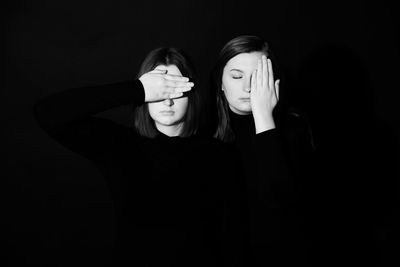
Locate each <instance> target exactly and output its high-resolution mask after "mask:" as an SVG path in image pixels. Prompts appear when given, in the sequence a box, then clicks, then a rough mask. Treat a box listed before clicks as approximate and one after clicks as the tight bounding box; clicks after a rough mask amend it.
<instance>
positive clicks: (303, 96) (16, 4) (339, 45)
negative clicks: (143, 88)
mask: <svg viewBox="0 0 400 267" xmlns="http://www.w3.org/2000/svg"><path fill="white" fill-rule="evenodd" d="M1 5H2V22H3V27H4V28H3V31H2V32H3V36H4V41H3V43H2V45H3V50H2V51H3V52H4V57H3V58H4V60H3V61H2V62H3V64H4V68H3V75H4V76H3V79H2V81H1V83H2V89H1V98H0V99H1V103H0V107H1V126H2V130H1V134H2V138H1V141H2V143H1V151H2V152H3V153H2V154H5V160H3V162H4V163H5V164H4V166H3V167H2V173H3V174H2V175H1V176H2V177H3V180H5V181H6V183H5V186H2V188H3V190H2V191H3V193H2V195H3V196H4V200H3V202H2V203H3V204H4V209H2V210H3V212H2V214H3V216H2V221H3V223H4V227H2V230H3V231H4V234H3V233H2V234H3V235H2V236H4V237H5V239H6V246H7V248H8V249H7V250H6V251H5V252H6V254H7V255H8V257H7V258H8V263H9V265H10V266H16V265H20V264H27V265H33V264H35V265H48V264H58V265H61V266H69V265H72V264H73V263H85V264H89V265H93V266H102V264H103V263H106V262H108V261H109V257H110V254H109V251H110V247H111V245H112V242H113V236H114V232H113V223H114V222H113V211H112V208H111V203H110V196H109V194H108V192H107V189H106V187H105V182H104V180H103V179H102V178H101V176H100V175H99V173H98V171H97V170H96V169H95V168H94V167H93V166H92V165H90V164H88V162H87V161H86V160H85V159H83V158H80V157H78V156H76V155H74V154H72V153H71V152H69V151H67V150H65V149H64V148H62V147H61V146H60V145H58V144H56V143H55V142H54V141H52V140H51V139H49V138H48V137H47V136H46V135H45V134H44V133H43V132H42V131H41V130H40V129H39V128H38V126H37V125H36V124H35V122H34V120H33V117H32V113H31V108H32V104H33V103H34V101H35V100H37V99H38V98H40V97H42V96H44V95H46V94H49V93H52V92H57V91H61V90H64V89H66V88H69V87H77V86H85V85H91V84H98V83H107V82H113V81H119V80H125V79H129V78H132V77H133V76H134V75H135V73H136V71H137V70H138V67H139V64H140V63H141V61H142V60H143V58H144V55H145V54H146V53H147V52H148V51H150V50H151V49H152V48H155V47H157V46H161V45H170V46H177V47H180V48H182V49H184V50H185V51H186V52H187V53H188V54H190V55H191V56H192V58H193V60H194V62H195V64H196V67H197V72H198V74H199V82H198V86H199V88H202V90H206V88H207V78H208V73H209V71H210V68H211V66H212V64H213V62H214V60H215V58H216V55H217V53H218V51H219V49H220V48H221V47H222V45H223V44H224V43H225V42H226V41H228V40H229V39H231V38H232V37H234V36H237V35H240V34H255V35H260V36H263V37H264V38H266V39H267V40H269V42H270V43H271V46H272V48H273V50H274V51H275V54H276V56H277V58H278V59H279V62H280V64H281V67H282V69H283V70H284V73H285V74H286V76H285V77H286V80H285V81H284V82H286V83H287V84H289V85H290V86H287V91H286V93H287V95H288V99H290V101H291V103H292V104H293V105H295V106H297V107H300V108H302V109H304V110H305V111H307V112H308V114H309V116H310V119H311V122H312V125H313V128H314V129H313V130H314V134H315V139H316V140H315V142H316V145H317V148H318V149H319V151H320V154H319V156H320V161H319V163H318V164H316V166H315V168H316V169H318V170H319V171H320V172H319V173H320V175H318V176H317V177H314V178H312V179H311V178H310V179H309V180H307V177H303V178H302V179H304V180H302V181H298V182H299V183H300V184H302V186H303V187H304V188H306V189H305V192H306V193H307V194H308V195H309V196H310V199H312V200H313V201H314V202H315V206H313V205H311V206H310V214H312V215H310V217H309V218H310V219H309V222H308V225H309V229H310V230H311V232H312V234H310V236H309V239H310V240H311V244H312V245H311V248H310V251H311V252H310V255H311V256H310V258H311V259H313V260H312V262H314V263H315V262H317V261H319V260H325V261H327V262H331V261H334V260H335V259H336V260H337V261H338V262H342V260H344V258H345V257H347V256H349V255H353V260H354V261H355V262H359V261H361V262H363V264H366V263H367V264H371V265H373V266H388V264H389V262H393V261H397V263H399V260H398V259H397V257H396V251H397V247H396V244H397V242H395V241H396V240H397V239H398V238H399V231H398V225H399V211H398V202H397V199H398V197H399V189H398V178H399V173H400V172H399V143H400V142H399V141H400V135H399V126H400V124H399V119H398V118H399V115H400V113H399V112H398V110H397V106H398V105H397V101H398V99H399V98H398V96H399V94H398V90H399V89H400V87H399V86H398V76H399V70H400V69H399V67H398V62H399V61H400V58H399V49H398V47H399V42H398V40H399V39H398V37H399V28H398V25H397V24H396V22H397V21H396V20H395V19H396V18H395V17H396V15H398V14H397V12H396V9H395V8H394V6H393V5H391V4H389V3H385V1H378V2H376V1H375V2H373V3H367V2H365V3H364V2H362V1H343V3H341V2H340V1H332V3H325V2H324V1H288V0H281V1H226V0H224V1H183V0H180V1H179V0H170V1H141V2H139V1H123V0H114V1H105V0H98V1H64V0H63V1H26V0H20V1H9V2H3V3H2V4H1ZM111 116H112V114H111ZM311 203H312V201H311ZM356 251H357V252H356ZM321 255H324V256H321ZM338 259H340V260H338ZM316 265H318V266H320V264H316ZM325 265H326V264H322V266H325Z"/></svg>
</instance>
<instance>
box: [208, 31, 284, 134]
mask: <svg viewBox="0 0 400 267" xmlns="http://www.w3.org/2000/svg"><path fill="white" fill-rule="evenodd" d="M252 52H262V53H264V54H265V55H266V56H267V57H268V58H270V59H271V61H272V62H274V61H275V59H274V56H273V54H272V52H271V49H270V46H269V44H268V43H267V42H266V41H265V40H264V39H262V38H260V37H258V36H254V35H241V36H238V37H235V38H233V39H232V40H230V41H228V42H227V43H226V44H225V45H224V46H223V48H222V49H221V51H220V53H219V55H218V58H217V61H216V64H215V65H214V67H213V69H212V71H211V77H210V85H211V90H212V92H213V93H214V94H216V108H217V111H216V112H217V122H216V124H217V125H216V131H215V133H214V136H215V137H216V138H218V139H220V140H222V141H225V142H230V141H233V140H234V139H235V135H234V133H233V131H232V128H231V126H230V117H229V104H228V101H227V100H226V97H225V95H224V93H223V91H222V90H221V86H222V75H223V71H224V67H225V65H226V64H227V63H228V61H229V60H230V59H231V58H233V57H235V56H237V55H239V54H242V53H252ZM274 74H275V70H274ZM275 76H276V75H275Z"/></svg>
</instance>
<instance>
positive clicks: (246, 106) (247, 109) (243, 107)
mask: <svg viewBox="0 0 400 267" xmlns="http://www.w3.org/2000/svg"><path fill="white" fill-rule="evenodd" d="M238 110H239V111H240V112H243V113H251V104H250V103H243V104H242V105H240V106H239V108H238Z"/></svg>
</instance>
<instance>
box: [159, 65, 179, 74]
mask: <svg viewBox="0 0 400 267" xmlns="http://www.w3.org/2000/svg"><path fill="white" fill-rule="evenodd" d="M154 69H157V70H168V74H173V75H179V76H182V73H181V71H180V70H179V69H178V67H177V66H176V65H158V66H156V67H155V68H154Z"/></svg>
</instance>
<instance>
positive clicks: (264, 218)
mask: <svg viewBox="0 0 400 267" xmlns="http://www.w3.org/2000/svg"><path fill="white" fill-rule="evenodd" d="M253 145H254V147H253V151H254V157H255V159H256V160H255V161H256V166H257V169H256V172H257V175H255V179H256V181H254V183H255V190H257V191H256V196H255V199H253V200H254V201H255V202H253V203H252V204H253V207H252V209H253V210H252V212H253V217H252V218H253V225H252V227H253V234H252V242H253V246H252V250H253V256H254V258H255V261H256V264H255V266H265V264H266V263H268V264H270V265H273V266H291V265H293V264H295V263H296V260H295V259H294V258H296V257H298V259H299V262H300V261H301V260H300V256H299V255H298V253H299V252H298V251H300V250H301V249H302V248H301V247H297V246H298V245H299V244H300V243H299V242H301V241H300V239H299V238H300V237H299V232H298V231H299V227H301V226H300V222H301V220H300V218H299V217H298V215H297V213H296V211H295V209H294V208H293V203H294V202H293V201H294V181H293V174H292V170H291V168H290V164H289V161H288V157H287V155H286V153H285V147H284V141H283V137H282V136H281V134H280V132H279V131H278V130H276V129H272V130H269V131H265V132H262V133H260V134H257V135H256V136H255V139H254V143H253ZM253 192H254V191H253ZM265 255H269V256H268V257H265ZM288 255H293V257H294V258H292V257H290V256H289V257H288Z"/></svg>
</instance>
